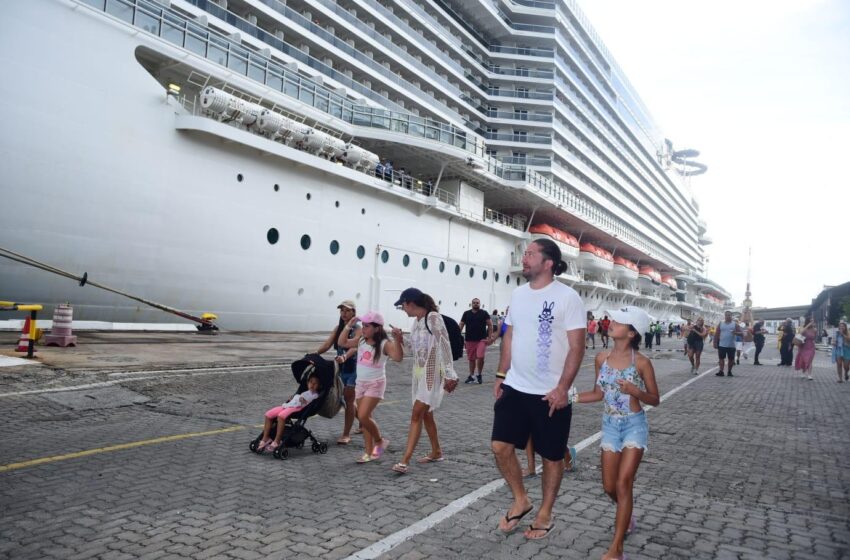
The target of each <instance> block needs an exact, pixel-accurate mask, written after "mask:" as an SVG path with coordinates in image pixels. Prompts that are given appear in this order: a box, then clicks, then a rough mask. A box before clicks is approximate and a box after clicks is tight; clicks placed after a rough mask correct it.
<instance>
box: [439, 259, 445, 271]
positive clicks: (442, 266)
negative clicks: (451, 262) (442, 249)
mask: <svg viewBox="0 0 850 560" xmlns="http://www.w3.org/2000/svg"><path fill="white" fill-rule="evenodd" d="M445 270H446V263H444V262H442V261H440V272H443V271H445Z"/></svg>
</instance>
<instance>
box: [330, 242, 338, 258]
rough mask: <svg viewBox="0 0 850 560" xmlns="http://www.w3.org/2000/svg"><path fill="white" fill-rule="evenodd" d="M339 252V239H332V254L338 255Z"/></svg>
mask: <svg viewBox="0 0 850 560" xmlns="http://www.w3.org/2000/svg"><path fill="white" fill-rule="evenodd" d="M337 253H339V241H337V240H336V239H334V240H333V241H331V255H336V254H337Z"/></svg>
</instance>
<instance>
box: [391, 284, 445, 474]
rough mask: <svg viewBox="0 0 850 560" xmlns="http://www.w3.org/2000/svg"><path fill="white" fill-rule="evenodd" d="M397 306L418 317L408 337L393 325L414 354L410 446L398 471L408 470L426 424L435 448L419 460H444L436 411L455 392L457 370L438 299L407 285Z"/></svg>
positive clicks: (412, 354) (411, 315)
mask: <svg viewBox="0 0 850 560" xmlns="http://www.w3.org/2000/svg"><path fill="white" fill-rule="evenodd" d="M395 306H396V307H399V306H401V310H402V311H404V312H405V313H407V316H408V317H413V318H414V321H413V326H412V327H411V329H410V337H409V338H408V339H407V340H405V337H404V333H402V332H401V329H399V328H397V327H393V329H392V333H393V338H394V339H395V340H397V341H399V343H401V344H402V345H403V348H404V351H405V353H406V354H410V355H411V357H412V358H413V382H412V385H411V392H412V400H413V410H412V411H411V413H410V428H409V430H408V433H407V447H406V448H405V450H404V455H402V458H401V461H399V462H398V463H396V464H395V465H393V470H394V471H395V472H397V473H400V474H406V473H407V472H408V470H409V468H410V467H409V465H410V460H411V459H412V457H413V453H414V452H415V451H416V445H417V444H418V443H419V436H421V435H422V426H423V425H424V426H425V432H426V433H427V434H428V439H429V441H430V442H431V452H430V453H428V454H427V455H425V456H424V457H422V458H420V459H419V460H418V461H417V462H418V463H438V462H441V461H443V459H444V457H443V448H442V447H440V438H439V434H438V433H437V422H436V421H435V419H434V411H436V410H437V409H438V408H440V403H442V402H443V395H444V394H445V393H451V392H452V391H454V390H455V388H456V387H457V374H456V373H455V370H454V362H453V361H452V347H451V344H450V342H449V333H448V331H447V330H446V324H445V322H444V321H443V316H442V315H440V313H439V308H438V307H437V304H436V303H434V299H433V298H432V297H431V296H429V295H428V294H425V293H422V291H421V290H418V289H417V288H407V289H406V290H404V291H403V292H401V295H400V296H399V298H398V301H396V302H395Z"/></svg>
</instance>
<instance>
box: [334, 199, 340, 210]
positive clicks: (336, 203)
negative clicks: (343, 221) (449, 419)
mask: <svg viewBox="0 0 850 560" xmlns="http://www.w3.org/2000/svg"><path fill="white" fill-rule="evenodd" d="M334 206H336V207H337V208H339V201H338V200H337V201H336V202H334Z"/></svg>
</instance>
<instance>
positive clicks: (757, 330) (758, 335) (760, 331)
mask: <svg viewBox="0 0 850 560" xmlns="http://www.w3.org/2000/svg"><path fill="white" fill-rule="evenodd" d="M764 335H765V330H764V321H756V322H755V323H754V324H753V344H755V346H756V355H755V358H753V365H754V366H760V365H761V362H760V361H759V354H761V351H762V349H763V348H764Z"/></svg>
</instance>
